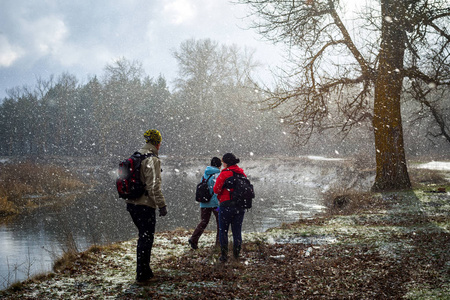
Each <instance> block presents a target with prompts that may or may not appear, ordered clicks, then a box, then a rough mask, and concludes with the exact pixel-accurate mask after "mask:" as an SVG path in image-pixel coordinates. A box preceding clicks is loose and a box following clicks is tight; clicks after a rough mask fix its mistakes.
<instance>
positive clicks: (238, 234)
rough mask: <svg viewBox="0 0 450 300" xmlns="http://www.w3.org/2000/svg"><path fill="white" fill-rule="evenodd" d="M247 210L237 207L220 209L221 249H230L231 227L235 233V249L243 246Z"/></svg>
mask: <svg viewBox="0 0 450 300" xmlns="http://www.w3.org/2000/svg"><path fill="white" fill-rule="evenodd" d="M244 214H245V209H243V208H238V207H235V206H230V207H222V206H221V207H220V209H219V239H220V247H222V248H228V229H229V228H230V225H231V231H232V232H233V248H239V249H240V247H241V245H242V223H243V222H244Z"/></svg>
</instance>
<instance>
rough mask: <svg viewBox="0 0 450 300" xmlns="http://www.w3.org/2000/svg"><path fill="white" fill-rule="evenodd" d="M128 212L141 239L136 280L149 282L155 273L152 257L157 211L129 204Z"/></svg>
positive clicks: (139, 240) (137, 256) (138, 247)
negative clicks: (152, 266) (151, 265)
mask: <svg viewBox="0 0 450 300" xmlns="http://www.w3.org/2000/svg"><path fill="white" fill-rule="evenodd" d="M127 211H128V212H129V213H130V215H131V218H132V219H133V222H134V224H135V225H136V227H137V228H138V230H139V239H138V243H137V249H136V261H137V267H136V280H138V281H143V280H147V279H149V278H151V277H153V272H152V269H151V268H150V256H151V253H152V246H153V240H154V236H155V224H156V215H155V209H154V208H151V207H149V206H146V205H134V204H129V203H128V204H127Z"/></svg>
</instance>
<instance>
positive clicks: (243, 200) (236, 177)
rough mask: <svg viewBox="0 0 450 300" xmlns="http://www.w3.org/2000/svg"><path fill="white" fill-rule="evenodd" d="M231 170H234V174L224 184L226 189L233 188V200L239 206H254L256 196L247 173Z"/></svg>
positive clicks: (247, 207)
mask: <svg viewBox="0 0 450 300" xmlns="http://www.w3.org/2000/svg"><path fill="white" fill-rule="evenodd" d="M230 171H231V170H230ZM231 172H233V176H231V177H228V178H227V179H225V183H224V185H223V187H224V188H226V189H233V191H232V192H231V201H233V202H235V203H236V206H238V207H241V208H246V209H249V208H252V200H253V198H255V191H254V189H253V185H252V184H251V183H250V180H248V178H247V177H245V175H243V174H239V173H236V172H234V171H231Z"/></svg>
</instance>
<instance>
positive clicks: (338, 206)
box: [324, 189, 385, 215]
mask: <svg viewBox="0 0 450 300" xmlns="http://www.w3.org/2000/svg"><path fill="white" fill-rule="evenodd" d="M324 204H325V206H326V207H327V210H326V212H325V214H326V215H327V214H328V215H350V214H357V213H362V212H365V211H367V212H369V211H373V210H374V209H380V208H383V207H384V206H385V203H384V202H383V200H382V199H381V198H380V197H377V196H376V195H374V194H372V193H369V192H367V193H362V192H357V191H353V190H345V189H336V190H330V191H329V192H327V193H326V194H325V196H324Z"/></svg>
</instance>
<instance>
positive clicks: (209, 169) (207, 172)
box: [200, 166, 220, 208]
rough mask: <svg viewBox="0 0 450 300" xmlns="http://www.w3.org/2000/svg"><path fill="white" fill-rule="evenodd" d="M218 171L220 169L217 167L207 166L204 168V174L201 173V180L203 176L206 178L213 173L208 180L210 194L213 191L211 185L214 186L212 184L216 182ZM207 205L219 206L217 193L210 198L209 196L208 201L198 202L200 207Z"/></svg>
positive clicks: (206, 206)
mask: <svg viewBox="0 0 450 300" xmlns="http://www.w3.org/2000/svg"><path fill="white" fill-rule="evenodd" d="M219 173H220V169H219V168H217V167H213V166H207V167H206V170H205V174H203V177H202V180H203V178H205V179H208V177H209V176H210V175H212V174H214V175H213V176H211V178H210V179H209V180H208V187H209V192H210V193H211V194H213V193H214V191H213V187H214V184H215V183H216V179H217V177H218V176H219ZM208 207H219V200H218V199H217V195H216V194H214V195H213V196H212V198H211V200H210V201H209V202H206V203H200V208H208Z"/></svg>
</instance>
